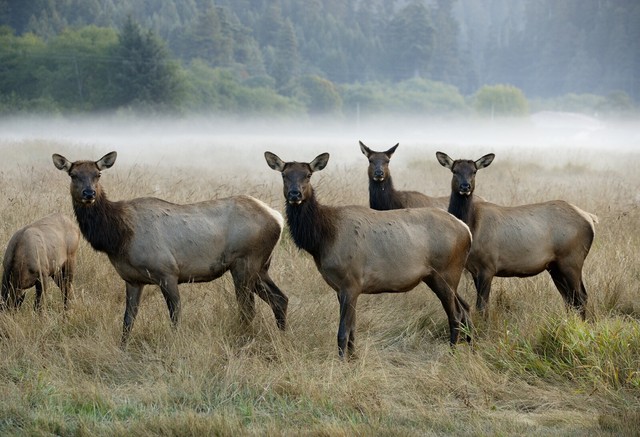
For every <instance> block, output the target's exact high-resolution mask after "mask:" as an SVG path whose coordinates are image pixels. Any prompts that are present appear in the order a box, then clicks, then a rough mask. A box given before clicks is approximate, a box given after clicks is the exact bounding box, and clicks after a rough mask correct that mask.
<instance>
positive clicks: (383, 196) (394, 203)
mask: <svg viewBox="0 0 640 437" xmlns="http://www.w3.org/2000/svg"><path fill="white" fill-rule="evenodd" d="M369 207H370V208H372V209H377V210H378V211H386V210H389V209H400V208H404V207H405V206H404V205H403V204H402V201H401V200H400V196H399V195H398V192H397V191H396V189H395V188H393V181H392V180H391V176H389V177H387V178H385V179H384V180H383V181H381V182H376V181H374V180H371V179H369Z"/></svg>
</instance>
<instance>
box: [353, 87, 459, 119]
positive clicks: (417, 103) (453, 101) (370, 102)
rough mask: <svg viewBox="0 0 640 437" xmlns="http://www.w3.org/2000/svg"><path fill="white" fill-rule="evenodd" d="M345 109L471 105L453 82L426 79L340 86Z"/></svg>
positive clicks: (439, 111)
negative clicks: (449, 83) (448, 83)
mask: <svg viewBox="0 0 640 437" xmlns="http://www.w3.org/2000/svg"><path fill="white" fill-rule="evenodd" d="M341 89H342V95H343V100H344V108H345V111H348V112H353V111H354V110H355V108H359V109H360V111H361V112H362V113H363V114H384V113H396V114H422V115H443V114H464V113H466V112H468V107H467V105H466V103H465V100H464V97H463V96H462V95H461V94H460V92H459V91H458V90H457V89H456V88H455V87H453V86H451V85H447V84H445V83H441V82H433V81H430V80H427V79H419V78H414V79H409V80H406V81H403V82H399V83H397V84H389V83H386V84H381V83H366V84H358V85H344V86H343V87H341Z"/></svg>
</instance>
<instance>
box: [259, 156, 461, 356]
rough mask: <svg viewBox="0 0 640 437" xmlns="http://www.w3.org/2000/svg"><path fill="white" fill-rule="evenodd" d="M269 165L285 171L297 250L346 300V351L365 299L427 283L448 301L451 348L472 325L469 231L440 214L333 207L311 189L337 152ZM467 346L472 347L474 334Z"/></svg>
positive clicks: (342, 326) (341, 337) (271, 159)
mask: <svg viewBox="0 0 640 437" xmlns="http://www.w3.org/2000/svg"><path fill="white" fill-rule="evenodd" d="M265 159H266V160H267V164H268V165H269V167H271V168H272V169H274V170H276V171H279V172H281V173H282V179H283V183H284V197H285V202H286V206H285V209H286V217H287V223H288V224H289V231H290V232H291V236H292V237H293V240H294V242H295V244H296V245H297V246H298V247H299V248H301V249H304V250H306V251H307V252H309V253H310V254H311V255H312V256H313V259H314V261H315V264H316V267H317V268H318V270H319V271H320V274H321V275H322V277H323V278H324V280H325V281H326V282H327V284H329V286H330V287H331V288H333V289H334V290H335V291H336V292H337V295H338V302H339V304H340V323H339V328H338V353H339V355H340V357H344V356H345V355H347V356H349V355H351V354H352V353H353V351H354V346H355V324H356V303H357V300H358V296H359V295H360V294H362V293H365V294H374V293H384V292H390V293H397V292H405V291H409V290H411V289H412V288H414V287H415V286H417V285H418V284H419V283H420V282H421V281H423V282H425V283H426V284H427V285H428V286H429V287H430V288H431V289H432V290H433V291H434V292H435V294H436V295H437V296H438V298H439V299H440V301H441V302H442V306H443V307H444V310H445V312H446V313H447V317H448V320H449V331H450V341H451V344H455V343H457V341H458V337H459V334H460V331H461V329H463V326H464V325H466V326H467V327H470V326H471V325H470V319H469V314H468V310H469V306H468V305H467V303H466V302H465V301H464V300H463V299H462V298H461V297H459V296H458V294H457V289H458V283H459V281H460V276H461V275H462V272H463V270H464V265H465V261H466V259H467V253H468V251H469V249H470V247H471V233H470V232H469V228H468V227H467V226H466V225H465V224H464V223H462V222H461V221H460V220H458V219H457V218H455V217H453V216H452V215H451V214H449V213H447V212H446V211H443V210H441V209H436V208H416V209H402V210H395V211H375V210H372V209H370V208H366V207H363V206H340V207H332V206H325V205H322V204H320V203H319V202H318V200H317V199H316V197H315V193H314V190H313V188H312V186H311V182H310V178H311V174H312V173H314V172H316V171H320V170H322V169H323V168H324V167H325V166H326V165H327V162H328V160H329V154H328V153H323V154H321V155H319V156H317V157H316V158H315V159H314V160H313V161H311V163H306V162H284V161H282V160H281V159H280V158H279V157H278V156H276V155H274V154H273V153H271V152H265ZM466 339H467V341H470V340H471V339H470V337H469V336H468V332H467V335H466Z"/></svg>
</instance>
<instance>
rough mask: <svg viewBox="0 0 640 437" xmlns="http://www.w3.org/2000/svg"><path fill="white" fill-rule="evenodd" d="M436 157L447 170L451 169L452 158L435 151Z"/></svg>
mask: <svg viewBox="0 0 640 437" xmlns="http://www.w3.org/2000/svg"><path fill="white" fill-rule="evenodd" d="M436 158H437V159H438V162H439V163H440V165H442V166H443V167H446V168H448V169H449V170H451V168H452V167H453V159H451V158H450V157H449V155H447V154H446V153H444V152H436Z"/></svg>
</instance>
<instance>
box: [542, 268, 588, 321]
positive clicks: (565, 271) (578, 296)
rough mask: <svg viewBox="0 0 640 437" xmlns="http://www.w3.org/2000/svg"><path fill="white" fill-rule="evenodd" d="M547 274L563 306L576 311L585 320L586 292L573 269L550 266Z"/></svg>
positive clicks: (580, 279)
mask: <svg viewBox="0 0 640 437" xmlns="http://www.w3.org/2000/svg"><path fill="white" fill-rule="evenodd" d="M549 274H550V275H551V278H552V279H553V283H554V284H555V285H556V288H557V289H558V291H559V292H560V295H561V296H562V298H563V299H564V302H565V305H566V306H567V307H573V308H575V309H576V310H578V311H579V312H580V316H581V317H582V319H583V320H584V319H585V318H586V303H587V290H586V288H585V286H584V283H583V281H582V278H581V277H580V276H581V275H578V274H576V273H575V269H569V268H563V267H561V266H560V265H559V264H555V265H552V266H550V267H549Z"/></svg>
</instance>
